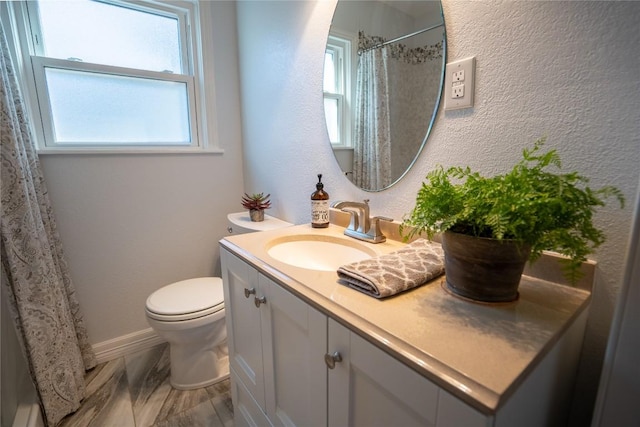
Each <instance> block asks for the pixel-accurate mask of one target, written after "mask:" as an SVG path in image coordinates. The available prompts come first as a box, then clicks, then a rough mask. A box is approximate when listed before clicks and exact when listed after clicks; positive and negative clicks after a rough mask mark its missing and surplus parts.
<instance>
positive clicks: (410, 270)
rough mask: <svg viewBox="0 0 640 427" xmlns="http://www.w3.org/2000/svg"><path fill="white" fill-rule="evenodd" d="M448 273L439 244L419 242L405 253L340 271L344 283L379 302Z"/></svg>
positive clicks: (414, 243) (369, 261)
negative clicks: (379, 299)
mask: <svg viewBox="0 0 640 427" xmlns="http://www.w3.org/2000/svg"><path fill="white" fill-rule="evenodd" d="M443 273H444V253H443V251H442V246H441V245H440V244H439V243H435V242H429V241H427V240H425V239H418V240H416V241H414V242H412V243H410V244H408V245H407V246H405V247H404V248H402V249H399V250H397V251H395V252H392V253H390V254H386V255H381V256H378V257H374V258H369V259H365V260H363V261H358V262H353V263H351V264H347V265H343V266H342V267H340V268H338V276H339V277H340V283H342V284H344V285H347V286H349V287H351V288H353V289H356V290H359V291H361V292H364V293H365V294H367V295H371V296H372V297H375V298H384V297H388V296H391V295H395V294H397V293H399V292H403V291H406V290H408V289H412V288H415V287H417V286H420V285H423V284H425V283H426V282H428V281H429V280H432V279H434V278H436V277H438V276H440V275H442V274H443Z"/></svg>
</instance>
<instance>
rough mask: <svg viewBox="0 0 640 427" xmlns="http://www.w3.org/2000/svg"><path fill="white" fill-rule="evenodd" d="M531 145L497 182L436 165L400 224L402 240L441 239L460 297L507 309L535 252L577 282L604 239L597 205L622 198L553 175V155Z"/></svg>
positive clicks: (451, 285) (581, 180)
mask: <svg viewBox="0 0 640 427" xmlns="http://www.w3.org/2000/svg"><path fill="white" fill-rule="evenodd" d="M544 142H545V139H544V138H542V139H540V140H538V141H536V143H535V145H534V147H533V148H532V149H525V150H524V151H523V159H522V160H520V162H518V163H517V164H516V165H515V166H514V167H513V169H512V170H511V171H509V172H508V173H506V174H504V175H498V176H494V177H490V178H487V177H483V176H481V175H480V174H479V173H477V172H472V171H471V170H470V169H469V168H468V167H467V168H461V167H451V168H449V169H444V168H443V167H442V166H440V167H438V168H437V169H435V170H433V171H431V172H430V173H429V174H428V175H427V180H428V182H424V183H423V184H422V187H421V188H420V190H419V191H418V195H417V198H416V204H415V207H414V208H413V210H412V211H411V212H410V213H409V214H407V215H406V216H405V218H404V221H403V224H402V230H401V232H402V234H403V235H404V236H405V238H410V237H413V236H415V235H417V234H421V233H425V234H426V235H427V237H429V238H431V237H433V235H434V234H435V233H442V247H443V250H444V253H445V272H446V286H447V289H449V290H450V291H451V292H453V293H455V294H457V295H461V296H463V297H466V298H470V299H472V300H478V301H486V302H507V301H513V300H515V299H517V298H518V291H517V289H518V285H519V282H520V278H521V275H522V272H523V269H524V266H525V264H526V261H527V260H529V261H534V260H535V259H537V258H538V257H539V256H540V255H541V254H542V251H543V250H549V251H555V252H558V253H560V254H562V255H564V256H565V257H566V260H564V261H565V275H566V276H567V278H568V279H569V280H570V281H571V282H575V281H576V280H577V279H578V278H579V267H580V265H581V264H582V262H583V261H585V260H586V256H587V255H588V254H590V253H592V252H593V250H594V249H595V248H596V247H598V246H599V245H600V244H602V243H603V242H604V240H605V236H604V233H603V232H602V231H601V230H599V229H597V228H596V227H595V226H594V224H593V222H592V218H593V214H594V212H595V209H596V208H598V207H602V206H604V205H605V202H604V199H606V198H608V197H611V196H613V197H615V198H617V199H618V201H619V203H620V206H621V207H623V206H624V197H623V196H622V193H621V192H620V191H619V190H618V189H617V188H615V187H612V186H605V187H602V188H600V189H597V190H594V189H591V188H589V187H588V186H587V185H586V184H587V182H588V179H587V178H585V177H583V176H581V175H579V174H578V173H577V172H570V173H553V172H550V171H548V170H547V169H548V167H551V166H555V167H556V168H558V169H560V167H561V162H560V157H559V155H558V154H557V152H556V151H555V150H550V151H548V152H546V153H542V152H541V148H542V146H543V144H544Z"/></svg>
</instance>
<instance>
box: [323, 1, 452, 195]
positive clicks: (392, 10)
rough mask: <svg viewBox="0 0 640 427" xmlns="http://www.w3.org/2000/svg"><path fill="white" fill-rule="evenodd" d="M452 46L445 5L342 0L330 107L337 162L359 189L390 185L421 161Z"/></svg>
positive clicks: (330, 47) (329, 66)
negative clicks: (447, 49) (447, 35)
mask: <svg viewBox="0 0 640 427" xmlns="http://www.w3.org/2000/svg"><path fill="white" fill-rule="evenodd" d="M445 45H446V40H445V31H444V19H443V16H442V6H441V3H440V1H385V0H380V1H374V0H368V1H354V0H340V1H338V4H337V6H336V10H335V13H334V15H333V20H332V22H331V29H330V31H329V37H328V40H327V48H326V52H325V63H324V109H325V117H326V121H327V130H328V133H329V140H330V141H331V145H332V148H333V152H334V154H335V157H336V160H337V161H338V163H339V164H340V167H341V169H342V171H343V172H344V173H345V175H346V176H347V177H348V178H349V179H350V180H351V182H353V183H354V184H355V185H356V186H358V187H360V188H362V189H363V190H367V191H380V190H383V189H385V188H388V187H390V186H391V185H393V184H394V183H395V182H397V181H398V180H400V178H402V176H404V174H405V173H406V172H407V171H408V170H409V168H410V167H411V165H412V164H413V163H414V162H415V160H416V158H417V156H418V154H419V153H420V151H421V150H422V147H423V146H424V144H425V142H426V140H427V137H428V135H429V131H430V130H431V126H432V124H433V120H434V118H435V115H436V112H437V109H438V105H439V99H440V93H441V89H442V83H443V76H444V64H445Z"/></svg>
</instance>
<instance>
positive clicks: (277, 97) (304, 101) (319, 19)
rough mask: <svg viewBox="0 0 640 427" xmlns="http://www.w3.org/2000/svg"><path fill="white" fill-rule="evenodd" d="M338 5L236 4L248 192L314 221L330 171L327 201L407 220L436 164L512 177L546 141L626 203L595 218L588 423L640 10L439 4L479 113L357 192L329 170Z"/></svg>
mask: <svg viewBox="0 0 640 427" xmlns="http://www.w3.org/2000/svg"><path fill="white" fill-rule="evenodd" d="M334 6H335V1H323V2H277V1H260V2H251V1H243V2H239V3H238V6H237V7H238V27H239V52H240V53H239V55H240V64H241V85H242V106H243V112H242V116H243V135H244V147H245V152H244V153H245V167H244V177H245V183H246V184H245V187H246V189H247V190H251V191H266V192H270V193H271V194H272V195H273V200H274V209H273V212H272V213H274V214H276V215H279V216H280V217H282V218H283V219H285V220H288V221H291V222H295V223H306V222H309V220H310V219H309V217H310V213H309V212H310V207H309V196H310V194H311V192H312V191H313V190H314V188H315V187H314V185H315V182H316V174H317V173H323V174H324V178H323V181H324V182H325V189H326V190H327V191H328V192H329V194H330V195H331V198H332V200H340V199H349V200H361V199H365V198H370V199H371V206H372V211H373V214H383V215H386V216H392V217H395V218H397V219H400V218H402V216H403V215H404V214H405V213H406V212H408V211H409V210H410V209H411V208H412V206H413V201H414V198H415V195H416V192H417V190H418V188H419V186H420V183H421V181H422V179H423V178H424V176H425V175H426V173H427V172H428V171H429V170H431V169H432V168H433V167H434V166H435V165H436V164H438V163H440V164H443V165H445V166H448V165H469V166H471V167H472V168H474V169H478V170H480V171H481V172H483V173H487V174H491V173H498V172H503V171H505V170H507V169H509V168H510V166H511V165H512V164H513V163H514V162H515V161H517V160H518V159H519V158H520V153H521V150H522V148H523V147H525V146H530V145H531V144H532V142H533V141H534V140H535V139H537V138H538V137H540V136H542V135H547V136H548V146H549V147H553V148H557V149H558V151H559V153H560V155H561V157H562V159H563V160H564V166H565V168H566V169H567V170H574V169H577V170H579V171H580V172H581V173H583V174H585V175H587V176H589V177H590V178H591V184H592V185H593V186H596V187H597V186H602V185H609V184H611V185H615V186H617V187H618V188H620V190H622V192H623V193H624V194H625V195H626V196H627V198H628V199H629V200H628V202H629V203H628V204H627V207H626V208H625V209H623V210H620V209H617V207H616V206H615V204H614V203H611V205H610V206H609V207H607V208H605V209H602V210H601V211H600V213H599V214H598V215H597V216H596V222H597V225H598V226H600V227H602V228H604V229H605V230H606V233H607V236H608V241H607V243H605V244H604V245H603V246H602V247H601V248H600V249H599V250H598V251H597V253H595V254H594V255H593V256H592V258H593V259H595V260H596V261H598V264H599V267H598V272H597V284H596V288H595V292H594V296H593V303H592V310H591V315H590V320H589V324H588V331H587V335H586V340H585V346H584V351H583V358H582V362H581V367H580V373H579V381H578V387H579V390H578V392H577V393H576V397H577V410H576V418H575V421H576V424H577V425H587V424H588V421H587V420H588V419H589V418H590V416H591V411H592V406H593V401H594V399H595V394H596V391H597V386H598V379H599V375H600V369H601V364H602V359H603V354H604V349H605V346H606V343H607V334H608V331H609V327H610V324H611V318H612V313H613V309H614V305H615V302H616V296H617V294H618V292H619V288H620V283H621V279H622V271H623V270H624V265H623V264H624V258H625V246H626V244H627V242H628V240H629V239H628V234H629V231H630V223H631V216H632V206H633V205H634V200H635V196H636V188H637V186H638V178H639V174H640V168H638V165H639V164H640V134H639V128H638V123H640V104H639V102H638V100H637V98H635V97H634V96H632V94H635V95H637V94H638V92H639V90H638V87H639V85H640V74H638V72H637V70H639V69H640V55H638V46H639V45H640V32H638V31H637V24H638V22H640V3H638V2H498V1H452V0H444V1H443V7H444V13H445V23H446V29H447V34H448V48H449V51H448V59H449V60H454V59H459V58H464V57H467V56H476V59H477V70H476V98H475V103H476V104H475V107H474V108H473V109H469V110H462V111H457V112H447V113H444V112H443V111H440V113H439V115H438V117H437V120H436V123H435V125H434V129H433V133H432V135H431V137H430V139H429V141H428V143H427V146H426V148H425V150H424V151H423V153H422V154H421V156H420V158H419V159H418V161H417V164H416V166H415V167H414V168H413V170H412V171H411V172H410V173H409V174H408V175H407V176H406V177H405V178H404V179H403V180H402V181H401V182H400V183H398V184H397V185H395V186H394V187H392V188H391V189H389V190H386V191H383V192H380V193H366V192H363V191H361V190H359V189H357V188H355V187H354V186H353V185H352V184H351V183H350V182H349V181H348V180H347V179H346V178H345V177H344V176H343V175H342V174H341V173H340V169H339V167H338V166H337V164H336V163H335V161H334V158H333V154H332V152H331V148H330V146H329V141H328V137H327V134H326V130H325V126H324V115H323V110H322V68H323V67H322V65H323V64H322V62H323V54H324V44H325V38H326V35H327V33H328V30H329V25H330V23H331V17H332V13H333V8H334Z"/></svg>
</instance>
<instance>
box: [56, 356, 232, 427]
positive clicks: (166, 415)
mask: <svg viewBox="0 0 640 427" xmlns="http://www.w3.org/2000/svg"><path fill="white" fill-rule="evenodd" d="M85 380H86V383H87V397H86V398H85V400H84V402H83V404H82V406H81V407H80V409H78V410H77V411H76V412H75V413H73V414H71V415H69V416H67V417H66V418H65V419H63V420H62V422H61V423H60V424H59V426H60V427H85V426H92V427H103V426H109V427H200V426H201V427H219V426H221V427H222V426H224V427H233V405H232V403H231V390H230V383H229V380H228V379H227V380H224V381H222V382H220V383H217V384H214V385H212V386H209V387H205V388H201V389H197V390H176V389H174V388H172V387H171V385H170V384H169V347H168V345H167V344H162V345H159V346H156V347H153V348H151V349H149V350H145V351H141V352H138V353H134V354H131V355H127V356H124V357H120V358H118V359H116V360H112V361H109V362H106V363H103V364H101V365H98V366H97V367H96V368H94V369H92V370H91V371H89V372H88V373H87V376H86V379H85Z"/></svg>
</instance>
